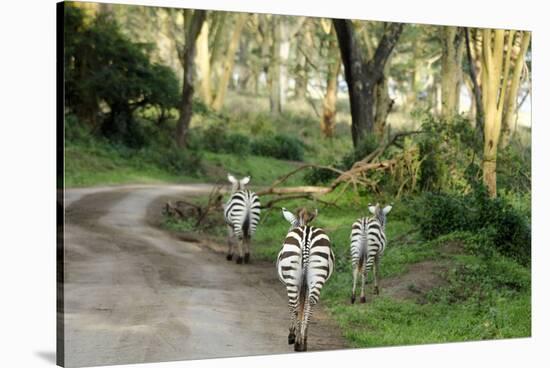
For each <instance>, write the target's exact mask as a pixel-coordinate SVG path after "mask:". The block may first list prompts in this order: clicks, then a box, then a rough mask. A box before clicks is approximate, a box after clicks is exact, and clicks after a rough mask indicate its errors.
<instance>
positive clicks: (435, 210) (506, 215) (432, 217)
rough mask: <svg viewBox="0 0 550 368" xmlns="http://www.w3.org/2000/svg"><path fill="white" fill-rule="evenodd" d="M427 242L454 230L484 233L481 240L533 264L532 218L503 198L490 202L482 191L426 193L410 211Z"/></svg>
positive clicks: (503, 252) (520, 260) (526, 262)
mask: <svg viewBox="0 0 550 368" xmlns="http://www.w3.org/2000/svg"><path fill="white" fill-rule="evenodd" d="M411 215H412V216H413V218H414V220H415V222H416V223H418V224H419V227H420V231H421V233H422V235H423V236H424V237H425V238H426V239H434V238H436V237H438V236H441V235H444V234H448V233H451V232H454V231H474V229H475V231H476V232H478V233H483V236H484V238H483V239H481V240H482V242H479V243H483V244H484V245H486V246H492V247H493V248H494V249H496V250H498V251H499V252H500V253H502V254H504V255H507V256H509V257H511V258H513V259H516V260H517V261H519V262H521V263H522V264H529V263H530V261H531V226H530V223H529V219H528V218H527V217H525V216H524V215H522V214H521V213H519V212H518V211H517V210H516V209H515V208H514V207H513V206H512V205H510V204H509V203H507V202H506V201H505V200H504V199H502V198H496V199H491V198H489V197H488V196H487V194H486V193H485V192H484V191H483V190H481V189H480V190H477V191H476V192H473V193H471V194H468V195H466V196H459V195H452V194H443V193H437V194H436V193H426V194H423V195H422V196H421V197H420V198H419V199H418V200H417V201H416V203H415V209H414V210H413V211H411Z"/></svg>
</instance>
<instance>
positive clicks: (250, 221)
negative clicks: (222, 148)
mask: <svg viewBox="0 0 550 368" xmlns="http://www.w3.org/2000/svg"><path fill="white" fill-rule="evenodd" d="M227 179H228V180H229V181H230V182H231V184H232V188H231V197H230V198H229V200H228V201H227V203H226V204H225V206H224V211H223V212H224V217H225V222H226V224H227V227H228V237H227V244H228V245H229V250H228V253H227V260H228V261H231V260H232V259H233V253H234V251H233V248H234V244H235V242H237V243H238V245H239V256H238V257H237V263H238V264H242V263H243V260H244V263H248V262H250V240H251V238H252V235H254V232H255V231H256V226H258V222H259V221H260V200H259V198H258V196H257V195H256V193H254V192H252V191H250V190H248V189H245V185H246V184H248V182H249V181H250V176H247V177H245V178H243V179H241V180H237V179H236V178H235V177H234V176H233V175H231V174H228V175H227Z"/></svg>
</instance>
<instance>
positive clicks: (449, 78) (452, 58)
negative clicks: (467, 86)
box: [440, 27, 465, 120]
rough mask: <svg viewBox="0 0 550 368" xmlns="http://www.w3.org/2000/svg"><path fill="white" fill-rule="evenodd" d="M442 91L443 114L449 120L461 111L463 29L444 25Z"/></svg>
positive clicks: (442, 35) (442, 36)
mask: <svg viewBox="0 0 550 368" xmlns="http://www.w3.org/2000/svg"><path fill="white" fill-rule="evenodd" d="M440 32H441V43H442V46H443V53H442V56H441V93H442V115H443V117H444V118H445V119H447V120H449V119H450V118H452V117H453V116H454V115H456V114H458V112H459V102H460V84H461V81H462V55H463V54H464V41H465V39H464V37H463V35H462V32H463V29H462V28H459V27H442V28H441V30H440Z"/></svg>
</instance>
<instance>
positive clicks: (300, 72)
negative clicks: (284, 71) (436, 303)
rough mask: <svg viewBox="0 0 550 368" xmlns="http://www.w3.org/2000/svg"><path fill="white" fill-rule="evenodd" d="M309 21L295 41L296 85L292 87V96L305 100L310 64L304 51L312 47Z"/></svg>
mask: <svg viewBox="0 0 550 368" xmlns="http://www.w3.org/2000/svg"><path fill="white" fill-rule="evenodd" d="M309 24H310V23H309V22H307V21H306V23H305V24H304V26H303V27H302V32H300V33H299V34H298V37H299V38H298V41H297V49H298V50H297V58H298V66H297V73H296V85H295V87H294V97H295V98H296V99H297V100H305V98H306V95H307V85H308V80H309V70H310V65H309V63H308V60H307V57H306V55H305V52H307V51H309V50H312V49H313V36H312V34H311V28H310V27H309ZM336 52H338V45H337V44H336Z"/></svg>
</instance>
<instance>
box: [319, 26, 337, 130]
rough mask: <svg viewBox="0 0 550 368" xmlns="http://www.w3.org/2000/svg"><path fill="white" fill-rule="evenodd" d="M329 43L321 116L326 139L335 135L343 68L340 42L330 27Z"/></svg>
mask: <svg viewBox="0 0 550 368" xmlns="http://www.w3.org/2000/svg"><path fill="white" fill-rule="evenodd" d="M328 31H329V37H330V39H329V41H328V50H327V64H328V65H327V73H326V81H327V87H326V90H325V96H324V98H323V114H322V115H321V133H322V135H323V136H324V137H326V138H331V137H332V136H333V135H334V125H335V120H336V101H337V95H338V75H339V74H340V69H341V67H342V60H341V59H340V55H339V54H338V41H337V40H336V32H335V31H334V27H330V23H329V27H328Z"/></svg>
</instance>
